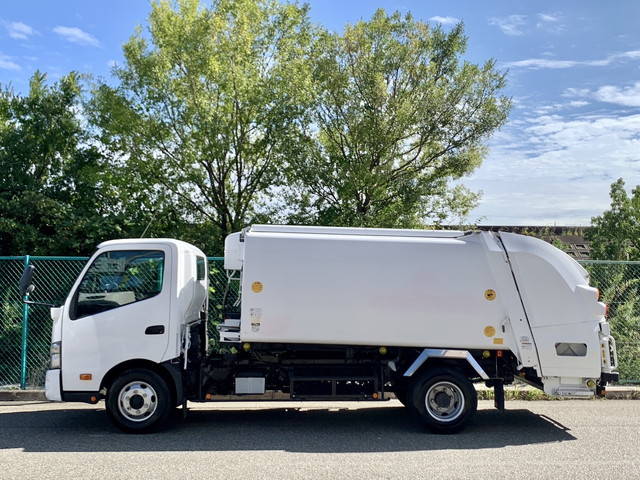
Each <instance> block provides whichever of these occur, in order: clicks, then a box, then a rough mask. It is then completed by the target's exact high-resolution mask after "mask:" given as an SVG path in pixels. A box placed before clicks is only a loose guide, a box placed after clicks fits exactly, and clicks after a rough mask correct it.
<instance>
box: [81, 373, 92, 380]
mask: <svg viewBox="0 0 640 480" xmlns="http://www.w3.org/2000/svg"><path fill="white" fill-rule="evenodd" d="M92 378H93V375H91V374H90V373H81V374H80V380H91V379H92Z"/></svg>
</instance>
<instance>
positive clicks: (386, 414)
mask: <svg viewBox="0 0 640 480" xmlns="http://www.w3.org/2000/svg"><path fill="white" fill-rule="evenodd" d="M479 408H480V410H479V411H478V413H477V415H476V418H475V421H474V422H473V423H472V424H471V425H469V427H468V428H467V429H466V430H465V431H464V432H462V433H459V434H456V435H434V434H430V433H428V432H426V431H425V430H424V429H423V428H422V427H421V426H420V425H418V424H417V423H416V422H415V421H414V420H413V419H412V418H411V417H410V416H409V415H408V414H407V412H406V411H405V410H404V408H403V407H402V406H401V405H400V404H399V403H398V402H397V401H395V400H393V401H390V402H384V403H375V404H374V403H353V402H341V403H339V402H336V403H330V404H327V403H304V404H301V403H268V404H265V403H261V404H260V403H219V404H206V405H197V404H195V405H192V409H191V410H190V412H189V415H188V418H187V419H186V420H184V421H183V420H180V421H178V422H177V423H176V424H175V425H174V426H173V428H171V429H170V430H168V431H165V432H162V433H157V434H151V435H127V434H123V433H120V432H119V431H117V430H115V429H114V428H113V427H111V425H110V424H109V422H108V420H107V418H106V415H105V413H104V410H103V408H102V406H101V405H97V406H89V405H82V404H50V403H37V402H30V403H19V402H4V403H0V478H1V479H3V480H4V479H7V480H8V479H27V478H39V479H42V478H57V479H61V478H62V479H64V478H78V479H93V478H108V479H112V478H126V479H138V478H139V479H145V480H149V479H155V478H181V479H187V478H193V479H195V478H223V479H226V480H229V479H235V478H242V479H245V480H246V479H262V478H264V479H270V480H273V479H279V478H304V479H311V478H322V479H326V478H340V479H349V478H365V479H371V480H372V479H376V480H377V479H383V478H402V479H412V478H416V479H417V478H420V479H422V478H424V479H427V478H455V479H463V478H482V479H486V480H493V479H496V478H509V479H511V480H515V479H520V478H527V479H528V478H536V479H538V478H555V479H558V478H569V479H571V480H573V479H578V478H580V479H608V478H611V479H629V478H640V401H638V400H608V401H607V400H591V401H554V402H547V401H533V402H516V401H512V402H507V408H508V411H507V412H504V413H500V412H498V411H496V410H494V409H493V408H492V404H491V403H490V402H480V407H479Z"/></svg>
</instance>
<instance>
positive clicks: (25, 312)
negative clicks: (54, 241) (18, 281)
mask: <svg viewBox="0 0 640 480" xmlns="http://www.w3.org/2000/svg"><path fill="white" fill-rule="evenodd" d="M29 261H30V257H29V255H25V257H24V268H27V267H28V266H29ZM26 299H27V297H26V296H25V297H24V298H23V299H22V300H23V301H24V300H26ZM28 335H29V305H28V304H27V303H23V304H22V347H21V356H20V388H21V389H22V390H24V389H25V388H27V336H28Z"/></svg>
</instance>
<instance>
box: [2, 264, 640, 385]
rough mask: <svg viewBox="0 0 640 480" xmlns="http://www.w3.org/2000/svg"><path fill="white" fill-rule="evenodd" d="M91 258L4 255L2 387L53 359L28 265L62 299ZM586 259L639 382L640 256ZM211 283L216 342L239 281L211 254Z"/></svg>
mask: <svg viewBox="0 0 640 480" xmlns="http://www.w3.org/2000/svg"><path fill="white" fill-rule="evenodd" d="M86 261H87V258H86V257H35V256H26V257H0V388H5V389H6V388H36V387H41V386H42V385H43V383H44V374H45V371H46V369H47V363H48V361H49V344H50V339H51V319H50V317H49V309H48V308H47V307H45V306H39V305H31V306H28V307H27V306H25V305H23V303H22V300H21V298H20V294H19V291H18V282H19V280H20V276H21V274H22V270H23V269H24V267H25V266H26V265H28V264H31V265H34V266H35V267H36V269H37V271H36V274H35V275H34V284H35V286H36V289H35V291H34V292H33V293H32V294H31V297H30V298H31V300H34V301H40V302H46V303H52V304H61V303H62V302H63V301H64V299H65V298H66V296H67V294H68V292H69V290H70V289H71V286H72V285H73V283H74V281H75V279H76V278H77V276H78V274H79V273H80V271H81V270H82V268H83V266H84V264H85V262H86ZM582 264H583V266H584V267H585V268H586V269H587V270H588V271H589V273H590V275H591V284H592V285H594V286H596V287H598V288H599V289H600V291H601V298H602V301H604V302H605V303H607V304H608V305H609V322H610V323H611V326H612V330H613V334H614V336H615V338H616V340H617V346H618V357H619V363H620V367H619V368H620V374H621V382H625V383H640V262H607V261H584V262H582ZM209 283H210V292H209V293H210V296H209V333H210V335H209V336H210V338H211V342H212V343H216V342H217V338H218V336H217V331H216V328H215V325H216V323H217V321H218V320H219V319H220V318H221V315H222V311H223V310H225V311H227V312H229V311H233V310H234V309H235V310H237V311H239V306H238V305H237V304H236V303H237V299H238V281H237V279H231V281H229V279H228V277H227V274H226V272H225V270H224V269H223V261H222V258H219V257H210V258H209ZM223 305H224V306H223Z"/></svg>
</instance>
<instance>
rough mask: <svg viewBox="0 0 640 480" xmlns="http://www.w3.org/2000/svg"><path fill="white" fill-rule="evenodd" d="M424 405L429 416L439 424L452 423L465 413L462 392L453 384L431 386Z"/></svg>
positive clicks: (443, 383)
mask: <svg viewBox="0 0 640 480" xmlns="http://www.w3.org/2000/svg"><path fill="white" fill-rule="evenodd" d="M424 403H425V406H426V407H427V412H428V413H429V415H430V416H431V417H433V418H434V419H436V420H437V421H439V422H452V421H454V420H455V419H456V418H458V417H459V416H460V415H462V412H463V411H464V395H463V393H462V390H460V387H458V386H457V385H455V384H454V383H451V382H445V381H442V382H437V383H434V384H433V385H431V386H430V387H429V390H427V394H426V396H425V402H424Z"/></svg>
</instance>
